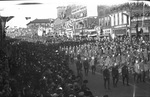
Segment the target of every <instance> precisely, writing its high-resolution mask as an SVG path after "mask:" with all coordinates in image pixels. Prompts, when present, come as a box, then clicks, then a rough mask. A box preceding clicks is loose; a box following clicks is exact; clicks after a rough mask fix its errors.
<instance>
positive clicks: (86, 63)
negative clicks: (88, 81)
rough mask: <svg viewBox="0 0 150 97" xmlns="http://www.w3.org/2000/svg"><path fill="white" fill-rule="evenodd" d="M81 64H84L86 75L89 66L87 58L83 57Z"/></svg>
mask: <svg viewBox="0 0 150 97" xmlns="http://www.w3.org/2000/svg"><path fill="white" fill-rule="evenodd" d="M83 66H84V71H85V76H87V75H88V72H89V66H90V64H89V61H88V59H87V58H85V60H84V61H83Z"/></svg>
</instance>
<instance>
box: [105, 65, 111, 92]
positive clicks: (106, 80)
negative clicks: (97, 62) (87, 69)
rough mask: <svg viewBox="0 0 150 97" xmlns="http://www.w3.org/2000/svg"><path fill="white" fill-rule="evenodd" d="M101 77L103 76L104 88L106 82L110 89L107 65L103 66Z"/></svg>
mask: <svg viewBox="0 0 150 97" xmlns="http://www.w3.org/2000/svg"><path fill="white" fill-rule="evenodd" d="M103 78H104V87H105V89H107V87H106V83H107V84H108V89H109V90H110V85H109V84H110V71H109V69H108V67H107V66H105V69H104V71H103Z"/></svg>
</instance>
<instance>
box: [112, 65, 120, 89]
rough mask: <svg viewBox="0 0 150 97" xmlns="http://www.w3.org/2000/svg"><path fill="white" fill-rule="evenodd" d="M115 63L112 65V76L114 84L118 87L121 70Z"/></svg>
mask: <svg viewBox="0 0 150 97" xmlns="http://www.w3.org/2000/svg"><path fill="white" fill-rule="evenodd" d="M116 65H117V64H116V63H115V64H114V66H113V67H112V78H113V86H114V87H117V83H118V80H119V71H118V66H116Z"/></svg>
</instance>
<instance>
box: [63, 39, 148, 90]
mask: <svg viewBox="0 0 150 97" xmlns="http://www.w3.org/2000/svg"><path fill="white" fill-rule="evenodd" d="M60 49H62V50H64V51H66V53H68V54H69V55H70V56H71V59H72V60H73V61H75V63H76V67H77V73H78V75H80V71H81V70H82V68H84V70H85V75H86V76H87V75H88V71H89V69H90V68H91V70H92V74H95V71H96V68H100V69H101V71H102V72H103V76H104V78H105V77H106V78H110V74H112V78H113V86H114V87H116V86H117V82H118V79H119V75H121V76H122V78H123V84H124V85H125V80H126V81H127V85H128V86H129V77H130V76H132V75H133V77H134V81H135V82H145V81H147V80H150V72H149V71H150V66H149V64H150V43H149V42H148V41H145V40H143V39H142V38H141V39H138V41H137V39H136V38H134V37H133V39H132V43H131V41H130V38H127V37H120V38H116V39H114V40H110V39H109V38H102V39H100V40H97V41H96V42H91V43H84V44H82V45H78V46H67V47H63V48H60ZM105 69H108V70H106V72H105ZM111 71H112V72H111ZM110 72H111V73H110ZM106 81H107V80H105V79H104V82H106ZM104 84H106V83H104ZM108 84H109V81H108ZM105 88H106V85H105ZM108 88H109V87H108Z"/></svg>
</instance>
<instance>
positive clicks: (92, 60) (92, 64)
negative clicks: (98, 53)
mask: <svg viewBox="0 0 150 97" xmlns="http://www.w3.org/2000/svg"><path fill="white" fill-rule="evenodd" d="M90 66H91V69H92V74H94V72H95V69H96V68H95V64H94V57H92V58H91V61H90Z"/></svg>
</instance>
